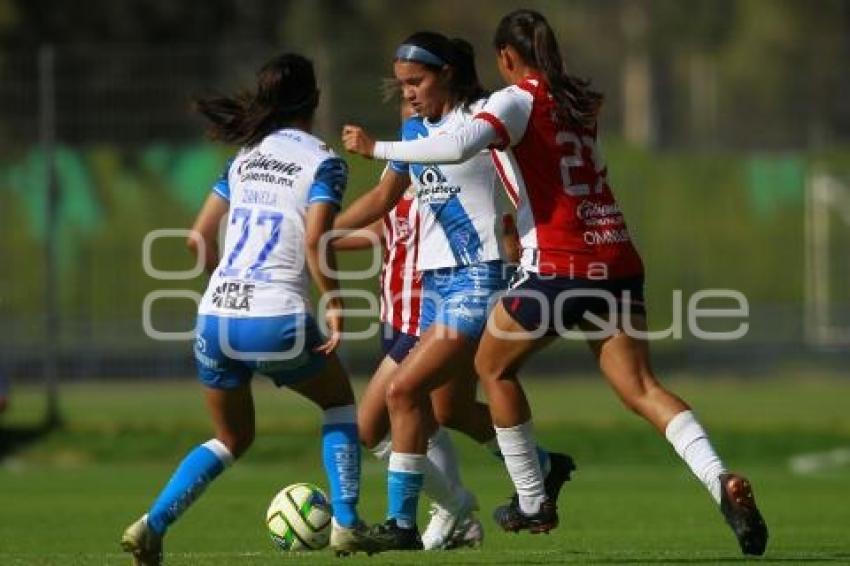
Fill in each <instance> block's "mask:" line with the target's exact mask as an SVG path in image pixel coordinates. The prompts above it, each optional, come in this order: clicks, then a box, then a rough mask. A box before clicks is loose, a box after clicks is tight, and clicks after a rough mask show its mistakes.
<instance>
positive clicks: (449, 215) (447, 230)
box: [390, 99, 501, 271]
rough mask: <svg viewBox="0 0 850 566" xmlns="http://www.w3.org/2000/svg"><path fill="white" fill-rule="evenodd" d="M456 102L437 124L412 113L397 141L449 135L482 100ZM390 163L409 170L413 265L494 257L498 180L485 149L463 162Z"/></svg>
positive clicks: (429, 267)
mask: <svg viewBox="0 0 850 566" xmlns="http://www.w3.org/2000/svg"><path fill="white" fill-rule="evenodd" d="M484 102H485V101H484V100H483V99H482V100H479V101H477V102H475V103H474V104H472V105H471V106H470V108H469V109H466V108H464V106H463V105H458V106H457V107H455V108H454V109H452V110H451V111H450V112H449V113H447V114H446V115H445V116H443V118H442V119H440V120H439V121H438V122H430V121H429V120H428V119H427V118H422V117H419V116H414V117H412V118H409V119H408V120H406V121H405V123H404V125H403V126H402V131H401V138H402V140H405V141H406V140H415V139H419V138H424V137H437V136H440V135H444V134H449V133H453V132H455V131H456V130H458V129H460V128H462V127H463V126H465V125H466V124H468V123H470V122H472V120H473V115H474V114H475V113H476V112H478V111H479V110H480V109H481V108H482V107H483V104H484ZM390 167H391V168H392V169H393V170H394V171H396V172H397V173H400V174H402V175H406V174H409V175H410V179H411V182H412V183H413V186H414V188H415V190H416V198H417V200H418V204H419V222H420V224H419V258H418V261H417V269H418V270H419V271H427V270H433V269H441V268H445V267H458V266H464V265H472V264H476V263H481V262H487V261H494V260H498V259H499V258H500V251H499V237H498V227H499V222H500V219H501V214H499V211H498V210H497V205H496V203H497V199H496V194H497V189H498V188H499V187H500V186H501V181H500V180H499V177H498V175H497V173H496V169H495V167H494V165H493V162H492V160H491V157H490V154H489V152H488V151H482V152H481V153H479V154H478V155H476V156H474V157H472V158H471V159H469V160H468V161H464V162H463V163H454V164H449V165H446V164H439V165H437V164H434V165H419V164H408V163H403V162H398V161H391V162H390Z"/></svg>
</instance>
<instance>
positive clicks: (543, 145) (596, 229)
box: [476, 76, 643, 279]
mask: <svg viewBox="0 0 850 566" xmlns="http://www.w3.org/2000/svg"><path fill="white" fill-rule="evenodd" d="M476 118H480V119H483V120H486V121H487V122H489V123H490V124H491V125H492V126H493V127H494V128H495V129H496V130H497V132H498V133H499V136H500V137H501V140H502V145H501V146H500V147H498V148H496V150H493V151H492V152H491V153H492V155H493V161H494V163H495V165H496V169H497V170H498V171H499V175H500V176H501V178H502V182H503V183H504V185H505V189H506V190H507V192H508V196H509V197H510V198H511V200H512V201H513V202H514V204H515V205H516V207H517V227H518V230H519V234H520V242H521V244H522V259H521V261H520V263H521V265H522V266H523V268H524V269H527V270H528V271H532V272H536V273H541V274H546V275H556V276H561V277H578V278H587V279H614V278H621V277H631V276H636V275H640V274H642V273H643V264H642V262H641V259H640V255H638V253H637V250H636V249H635V247H634V246H633V245H632V241H631V237H630V235H629V231H628V229H627V228H626V223H625V220H624V218H623V214H622V212H621V211H620V207H619V206H618V205H617V202H616V201H615V200H614V195H613V193H612V192H611V187H610V186H609V185H608V179H607V168H606V167H605V165H604V163H603V161H602V157H601V156H600V155H599V152H598V151H597V147H596V130H595V128H594V129H593V130H590V129H576V128H572V127H566V126H559V125H557V124H556V120H555V101H554V99H553V98H552V96H551V95H550V94H549V88H548V86H547V84H546V82H545V81H544V80H542V79H541V78H540V77H538V76H529V77H526V79H524V80H523V81H522V82H520V83H519V84H517V85H513V86H510V87H507V88H505V89H502V90H500V91H498V92H496V93H494V94H493V95H492V96H491V97H490V99H489V100H488V101H487V104H486V105H485V106H484V108H483V109H482V111H481V112H480V113H479V114H477V115H476ZM497 150H498V151H497Z"/></svg>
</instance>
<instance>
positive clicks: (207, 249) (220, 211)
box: [186, 192, 230, 273]
mask: <svg viewBox="0 0 850 566" xmlns="http://www.w3.org/2000/svg"><path fill="white" fill-rule="evenodd" d="M229 208H230V202H229V201H227V200H226V199H225V198H224V197H222V196H221V195H220V194H219V193H217V192H213V193H211V194H210V196H208V197H207V200H206V201H205V202H204V205H203V206H202V207H201V211H200V212H199V213H198V216H197V217H196V218H195V222H194V223H193V224H192V231H191V232H190V234H189V237H188V238H187V239H186V247H188V248H189V251H191V252H192V254H193V255H194V256H195V257H196V258H197V257H198V256H199V255H201V256H202V257H203V263H204V269H205V270H206V272H207V273H212V272H213V271H214V270H215V268H216V266H217V265H218V259H219V258H218V228H219V225H220V224H221V219H222V218H223V217H224V216H225V215H226V214H227V211H228V209H229Z"/></svg>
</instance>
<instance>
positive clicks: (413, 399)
mask: <svg viewBox="0 0 850 566" xmlns="http://www.w3.org/2000/svg"><path fill="white" fill-rule="evenodd" d="M421 396H422V392H421V391H419V390H418V389H417V388H416V387H414V386H413V385H412V384H410V383H409V382H407V381H405V380H395V381H393V382H392V383H390V384H389V386H388V387H387V407H388V408H389V410H390V412H392V411H404V410H408V409H410V408H412V407H414V406H416V405H417V404H418V399H419V397H421Z"/></svg>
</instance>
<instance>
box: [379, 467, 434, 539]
mask: <svg viewBox="0 0 850 566" xmlns="http://www.w3.org/2000/svg"><path fill="white" fill-rule="evenodd" d="M425 458H426V457H425V455H424V454H400V453H398V452H393V453H392V454H390V465H389V469H388V470H387V504H388V505H387V519H395V521H396V524H397V525H398V526H399V527H401V528H403V529H412V528H414V527H416V508H417V506H418V503H419V492H420V491H422V484H423V483H424V480H425V474H424V473H423V472H422V470H423V468H424V465H425Z"/></svg>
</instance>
